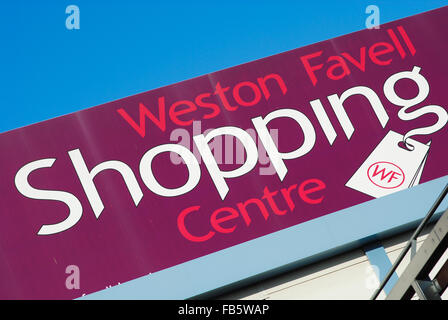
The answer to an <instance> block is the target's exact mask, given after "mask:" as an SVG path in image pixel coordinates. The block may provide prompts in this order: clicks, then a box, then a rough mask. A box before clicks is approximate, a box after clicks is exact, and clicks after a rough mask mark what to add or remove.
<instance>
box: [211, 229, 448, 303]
mask: <svg viewBox="0 0 448 320" xmlns="http://www.w3.org/2000/svg"><path fill="white" fill-rule="evenodd" d="M431 229H432V225H431V226H429V227H427V228H426V229H425V230H424V231H423V232H422V235H421V236H420V237H419V238H418V240H417V249H418V248H419V247H420V246H421V244H422V243H423V241H424V240H425V239H426V237H427V235H428V233H429V232H430V231H431ZM412 233H413V231H412V232H406V233H404V234H399V235H397V236H394V237H392V238H390V239H386V240H384V241H383V242H382V244H383V246H384V249H385V251H386V254H387V255H388V257H389V259H390V260H391V263H392V264H393V263H394V261H395V260H396V259H397V257H398V255H399V254H400V252H401V250H402V249H403V248H404V247H405V245H406V243H407V241H408V240H409V238H410V237H411V235H412ZM447 256H448V251H447V252H446V253H445V259H441V261H439V263H438V265H441V264H442V263H443V262H444V261H445V260H446V257H447ZM409 260H410V253H408V255H407V256H406V258H405V259H404V261H403V262H402V263H401V264H400V266H399V267H398V269H397V274H398V275H401V273H402V272H403V270H404V269H405V267H406V265H407V264H408V263H409ZM438 265H436V267H435V268H434V269H437V267H438ZM435 271H437V270H435ZM434 275H435V272H433V276H434ZM378 283H379V281H378V278H377V276H376V274H375V273H374V271H373V268H372V266H371V264H370V262H369V260H368V258H367V256H366V255H365V253H364V251H363V250H362V249H357V250H353V251H350V252H347V253H344V254H341V255H338V256H335V257H333V258H330V259H327V260H324V261H321V262H318V263H315V264H312V265H309V266H306V267H302V268H300V269H297V270H294V271H291V272H288V273H286V274H283V275H280V276H277V277H273V278H270V279H267V280H264V281H262V282H259V283H257V284H254V285H251V286H248V287H245V288H241V289H239V290H236V291H233V292H230V293H228V294H226V295H223V296H221V297H219V298H220V299H254V300H262V299H267V300H271V299H282V300H291V299H293V300H296V299H304V300H306V299H322V300H327V299H331V300H334V299H336V300H337V299H351V300H359V299H370V297H371V296H372V294H373V292H374V291H375V288H376V287H377V285H378ZM384 297H385V294H384V292H382V293H381V295H380V296H379V298H378V299H384ZM442 298H448V290H447V292H445V294H444V295H443V296H442Z"/></svg>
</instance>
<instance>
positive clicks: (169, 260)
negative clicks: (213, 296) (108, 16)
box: [0, 7, 448, 299]
mask: <svg viewBox="0 0 448 320" xmlns="http://www.w3.org/2000/svg"><path fill="white" fill-rule="evenodd" d="M447 21H448V7H444V8H441V9H438V10H434V11H431V12H428V13H425V14H420V15H416V16H413V17H410V18H406V19H402V20H398V21H395V22H391V23H388V24H385V25H382V26H381V27H380V29H372V30H363V31H359V32H355V33H353V34H349V35H346V36H343V37H339V38H336V39H332V40H327V41H324V42H320V43H316V44H313V45H310V46H306V47H303V48H299V49H295V50H292V51H288V52H285V53H282V54H278V55H275V56H272V57H268V58H265V59H261V60H257V61H254V62H251V63H247V64H243V65H240V66H237V67H233V68H230V69H226V70H222V71H218V72H215V73H211V74H207V75H204V76H201V77H198V78H195V79H191V80H187V81H184V82H181V83H177V84H173V85H170V86H167V87H163V88H159V89H156V90H152V91H148V92H144V93H141V94H138V95H135V96H131V97H127V98H124V99H121V100H118V101H113V102H110V103H106V104H104V105H100V106H97V107H94V108H90V109H87V110H82V111H79V112H76V113H73V114H69V115H66V116H63V117H59V118H56V119H52V120H49V121H45V122H41V123H38V124H34V125H31V126H28V127H25V128H20V129H16V130H12V131H9V132H6V133H3V134H1V135H0V148H1V150H3V152H2V155H3V156H2V157H1V159H0V168H1V171H2V179H1V181H0V194H1V197H2V198H1V201H0V221H1V223H0V246H1V250H0V277H1V279H0V298H2V299H74V298H77V297H79V296H81V295H82V294H89V293H93V292H96V291H99V290H102V289H104V288H105V287H108V286H114V285H117V284H118V283H123V282H127V281H130V280H132V279H136V278H138V277H141V276H144V275H147V274H149V273H155V272H157V271H160V270H163V269H166V268H170V267H172V266H175V265H178V264H180V263H183V262H186V261H190V260H193V259H196V258H198V257H202V256H205V255H207V254H210V253H213V252H217V251H219V250H222V249H225V248H228V247H231V246H235V245H238V244H241V243H243V242H246V241H249V240H252V239H255V238H259V237H261V236H264V235H267V234H270V233H273V232H276V231H279V230H282V229H285V228H288V227H291V226H294V225H298V224H300V223H303V222H305V221H309V220H312V219H316V218H319V217H322V216H324V215H327V214H330V213H333V212H336V211H339V210H342V209H344V208H348V207H351V206H354V205H357V204H360V203H363V202H365V201H370V200H373V199H376V198H380V197H383V196H387V195H389V194H391V193H394V192H398V191H401V190H405V189H408V188H411V187H413V186H416V185H418V184H422V183H424V182H427V181H430V180H434V179H436V178H439V177H443V176H445V175H447V174H448V163H447V162H446V145H447V141H448V130H447V126H446V124H447V122H448V112H447V110H448V108H447V103H448V99H447V94H446V83H447V81H448V79H447V74H448V64H447V62H446V56H447V55H446V52H448V43H447V41H446V30H447V29H448V23H447ZM323 236H324V235H323ZM229 259H231V257H229ZM235 263H238V262H237V261H235ZM77 270H82V274H83V278H82V290H68V288H69V287H70V286H72V287H73V286H75V287H76V285H77V284H76V281H75V280H76V279H74V278H71V275H72V274H74V273H76V272H77ZM179 285H182V284H179Z"/></svg>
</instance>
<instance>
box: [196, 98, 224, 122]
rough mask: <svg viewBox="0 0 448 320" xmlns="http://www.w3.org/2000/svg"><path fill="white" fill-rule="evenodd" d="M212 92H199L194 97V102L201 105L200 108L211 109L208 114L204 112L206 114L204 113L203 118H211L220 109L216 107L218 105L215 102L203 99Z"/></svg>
mask: <svg viewBox="0 0 448 320" xmlns="http://www.w3.org/2000/svg"><path fill="white" fill-rule="evenodd" d="M211 95H212V94H211V93H208V92H207V93H201V94H200V95H198V96H197V97H196V99H195V100H194V102H195V103H196V104H197V105H198V106H199V107H202V108H208V109H211V110H212V112H211V113H208V114H206V115H204V117H203V118H204V119H211V118H214V117H216V116H217V115H218V114H219V113H220V112H221V109H219V107H218V105H217V104H215V103H209V102H204V99H205V98H208V97H210V96H211Z"/></svg>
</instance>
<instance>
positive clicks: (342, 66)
mask: <svg viewBox="0 0 448 320" xmlns="http://www.w3.org/2000/svg"><path fill="white" fill-rule="evenodd" d="M330 61H336V63H335V64H333V65H332V66H331V67H329V68H328V70H327V76H328V78H330V79H331V80H339V79H342V78H344V77H345V76H347V75H349V74H350V69H349V68H348V66H347V64H346V63H345V60H344V59H343V58H342V57H340V56H331V57H329V58H328V60H327V62H330ZM338 68H340V69H341V70H342V72H341V73H340V74H339V75H336V74H334V72H333V71H334V70H335V69H338Z"/></svg>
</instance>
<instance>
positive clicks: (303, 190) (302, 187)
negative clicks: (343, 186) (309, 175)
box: [299, 179, 326, 204]
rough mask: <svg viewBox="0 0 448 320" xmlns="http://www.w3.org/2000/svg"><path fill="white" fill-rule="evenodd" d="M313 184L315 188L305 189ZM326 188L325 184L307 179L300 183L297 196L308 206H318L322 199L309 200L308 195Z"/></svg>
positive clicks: (317, 180)
mask: <svg viewBox="0 0 448 320" xmlns="http://www.w3.org/2000/svg"><path fill="white" fill-rule="evenodd" d="M313 184H315V185H316V186H315V187H311V188H307V187H308V186H309V185H313ZM325 188H326V185H325V183H324V182H323V181H322V180H319V179H308V180H305V181H304V182H302V183H301V184H300V186H299V196H300V198H302V200H303V201H305V202H306V203H309V204H318V203H321V202H322V200H323V199H324V197H323V196H322V197H320V198H318V199H311V198H310V197H309V196H308V195H310V194H312V193H315V192H318V191H320V190H323V189H325Z"/></svg>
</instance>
